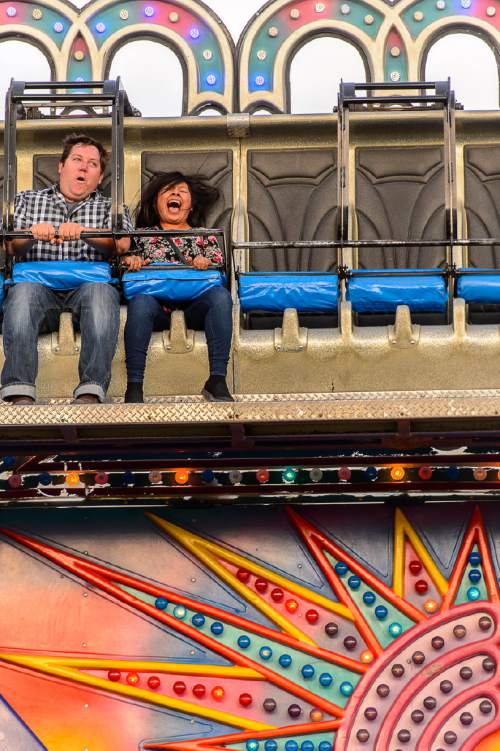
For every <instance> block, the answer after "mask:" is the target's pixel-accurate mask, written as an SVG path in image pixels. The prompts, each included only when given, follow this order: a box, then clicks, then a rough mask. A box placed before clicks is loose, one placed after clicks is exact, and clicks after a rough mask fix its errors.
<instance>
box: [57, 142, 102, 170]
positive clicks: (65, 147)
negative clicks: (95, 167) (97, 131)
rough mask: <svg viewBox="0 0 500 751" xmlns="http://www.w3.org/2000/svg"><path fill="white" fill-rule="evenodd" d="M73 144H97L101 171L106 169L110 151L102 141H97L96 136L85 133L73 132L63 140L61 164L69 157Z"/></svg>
mask: <svg viewBox="0 0 500 751" xmlns="http://www.w3.org/2000/svg"><path fill="white" fill-rule="evenodd" d="M73 146H95V148H96V149H97V151H98V152H99V159H100V162H101V173H102V172H104V170H105V169H106V164H107V162H108V152H107V151H106V149H105V148H104V146H103V145H102V143H100V142H99V141H96V140H95V138H92V137H91V136H86V135H85V134H84V133H71V135H69V136H66V138H65V139H64V140H63V151H62V154H61V158H60V159H59V161H60V162H61V164H64V162H65V161H66V159H67V158H68V157H69V155H70V153H71V149H72V148H73Z"/></svg>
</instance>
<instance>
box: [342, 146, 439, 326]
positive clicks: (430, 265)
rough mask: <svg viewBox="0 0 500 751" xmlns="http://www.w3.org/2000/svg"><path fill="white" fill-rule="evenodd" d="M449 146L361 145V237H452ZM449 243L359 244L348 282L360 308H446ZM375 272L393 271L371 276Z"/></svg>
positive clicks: (369, 310)
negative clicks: (446, 152) (445, 159)
mask: <svg viewBox="0 0 500 751" xmlns="http://www.w3.org/2000/svg"><path fill="white" fill-rule="evenodd" d="M444 196H445V184H444V167H443V150H442V148H440V147H434V146H432V147H409V148H369V147H367V148H359V149H357V151H356V202H355V206H356V209H355V212H356V222H357V230H358V231H357V235H358V239H359V240H392V239H394V240H402V241H405V240H419V239H425V240H442V239H443V238H445V237H446V218H445V201H444ZM445 263H446V248H445V245H438V246H433V247H425V246H424V247H420V246H414V247H404V246H390V245H388V246H387V247H383V248H379V247H376V248H375V247H374V248H360V249H358V250H357V252H355V264H354V266H355V268H354V270H353V271H352V273H351V275H350V277H349V279H348V283H347V293H346V295H347V299H348V300H351V302H352V305H353V309H354V311H355V312H356V313H382V314H389V313H390V314H392V313H394V312H395V310H396V307H397V306H398V305H408V306H409V307H410V309H411V311H412V312H414V313H444V312H445V311H446V307H447V297H448V296H447V285H446V279H445V276H444V275H443V273H442V272H440V271H439V269H441V268H443V267H444V266H445ZM370 270H374V271H375V270H379V271H381V272H384V271H385V272H390V274H389V273H388V274H387V275H385V276H384V275H383V273H382V274H380V275H378V274H373V273H372V274H370Z"/></svg>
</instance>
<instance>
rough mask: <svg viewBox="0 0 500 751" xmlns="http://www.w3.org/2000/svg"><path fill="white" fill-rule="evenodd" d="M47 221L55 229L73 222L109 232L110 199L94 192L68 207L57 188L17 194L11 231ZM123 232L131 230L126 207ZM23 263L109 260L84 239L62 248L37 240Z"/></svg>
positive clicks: (71, 242) (26, 254)
mask: <svg viewBox="0 0 500 751" xmlns="http://www.w3.org/2000/svg"><path fill="white" fill-rule="evenodd" d="M41 222H48V223H49V224H53V225H54V227H55V228H56V229H57V228H58V227H59V225H60V224H63V223H64V222H76V223H77V224H81V225H82V226H83V227H95V228H96V229H111V199H110V198H106V197H105V196H104V195H103V194H102V193H101V191H100V190H95V191H94V192H93V193H91V194H90V195H89V196H87V198H85V199H84V200H83V201H80V202H78V203H75V204H72V206H71V208H68V205H67V203H66V200H65V198H64V196H63V194H62V193H61V191H60V190H59V186H58V185H52V187H50V188H45V189H44V190H25V191H23V192H22V193H18V194H17V195H16V203H15V210H14V228H15V229H30V228H31V226H32V225H33V224H40V223H41ZM123 229H124V230H125V231H132V230H133V225H132V222H131V219H130V214H129V211H128V208H127V207H126V206H125V209H124V214H123ZM22 260H23V261H107V260H109V257H108V256H107V255H106V254H105V253H100V252H99V251H98V250H96V248H93V247H92V246H91V245H89V244H88V243H86V242H85V241H84V240H68V241H65V242H63V243H62V244H61V245H51V244H50V243H49V242H44V241H42V240H39V241H37V242H35V243H34V244H33V246H32V247H31V248H30V249H29V250H28V252H27V253H25V254H23V258H22Z"/></svg>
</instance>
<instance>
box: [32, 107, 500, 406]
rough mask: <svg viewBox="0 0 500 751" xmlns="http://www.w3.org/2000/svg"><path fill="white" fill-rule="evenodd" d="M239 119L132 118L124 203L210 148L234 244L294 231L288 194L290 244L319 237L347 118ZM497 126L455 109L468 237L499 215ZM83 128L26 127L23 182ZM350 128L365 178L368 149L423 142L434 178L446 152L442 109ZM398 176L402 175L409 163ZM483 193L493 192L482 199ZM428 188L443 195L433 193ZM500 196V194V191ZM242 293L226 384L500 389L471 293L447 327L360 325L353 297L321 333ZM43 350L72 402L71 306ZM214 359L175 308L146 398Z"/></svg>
mask: <svg viewBox="0 0 500 751" xmlns="http://www.w3.org/2000/svg"><path fill="white" fill-rule="evenodd" d="M234 117H235V116H231V115H230V116H227V117H226V116H222V117H214V118H195V117H186V118H170V119H154V120H153V119H143V120H137V119H135V118H134V119H127V120H126V124H125V165H126V171H125V198H126V201H127V203H129V204H132V205H133V203H134V201H135V199H136V196H137V195H138V193H139V191H140V186H141V182H142V181H144V180H145V179H147V177H148V174H149V173H150V172H151V171H152V170H153V169H157V168H158V167H160V168H161V167H163V168H165V167H169V168H172V167H173V166H174V165H175V166H178V167H179V168H181V169H183V168H184V169H186V168H195V169H201V165H200V164H199V162H200V158H201V157H200V154H202V155H203V160H205V161H206V165H207V170H208V172H209V177H210V179H211V180H213V181H214V182H216V183H217V184H219V186H220V187H221V188H222V193H223V198H222V199H221V200H222V202H221V203H220V205H219V207H218V208H217V212H216V216H214V217H213V218H211V219H212V221H213V222H216V223H219V222H220V223H221V224H222V225H225V226H226V227H227V228H228V246H229V244H230V241H231V240H237V241H240V242H242V241H243V242H244V241H245V240H247V239H251V240H253V239H259V237H263V236H265V232H267V236H268V237H270V238H271V239H280V237H281V238H283V239H292V230H290V228H289V226H288V225H291V226H292V225H294V222H295V223H296V217H295V210H294V211H293V212H291V213H289V215H288V216H287V214H286V206H287V201H290V205H291V206H292V205H293V206H296V207H297V211H298V207H301V211H302V214H301V219H300V222H299V224H300V226H298V225H297V228H294V229H293V233H295V232H298V233H300V232H301V231H302V235H301V237H294V238H293V239H310V238H311V237H315V239H317V237H318V236H319V235H318V234H316V235H314V234H313V233H315V232H316V231H317V229H318V227H321V222H323V220H324V217H325V216H326V217H328V216H331V215H333V214H334V212H335V211H336V207H337V197H336V190H335V179H334V177H333V175H334V172H335V152H336V117H335V116H333V115H332V116H285V115H273V116H269V117H265V118H262V117H258V116H250V117H248V118H247V120H248V129H247V130H245V129H241V128H233V127H232V122H233V119H234ZM499 126H500V116H499V115H498V113H493V112H485V113H465V112H458V113H457V166H458V173H457V186H458V207H459V212H458V213H459V217H458V218H459V222H458V226H459V233H460V235H461V236H462V237H467V236H468V231H469V230H468V222H469V223H470V222H472V217H475V216H477V213H478V210H479V209H482V210H483V214H484V217H481V220H483V218H484V221H488V216H489V214H488V212H489V213H491V211H490V210H489V208H488V206H489V205H490V203H491V202H492V201H493V200H495V196H496V192H495V190H496V187H495V186H496V182H495V180H493V179H492V175H491V174H490V173H489V172H488V165H492V166H491V169H493V168H494V166H495V164H496V161H498V154H499V153H500V139H499V136H498V133H499V132H500V127H499ZM81 127H82V123H81V120H69V121H66V122H64V123H58V122H53V121H41V122H40V121H37V122H36V125H35V124H33V123H31V122H28V121H24V122H20V123H19V125H18V152H17V162H18V187H19V189H20V190H23V189H26V188H29V187H31V185H33V184H34V182H36V183H37V184H38V183H39V182H40V181H42V179H43V181H44V182H47V181H49V182H50V179H52V172H51V170H54V169H55V167H56V163H57V155H58V154H59V151H60V144H61V139H62V137H63V135H64V134H65V133H67V132H68V131H73V130H75V129H81ZM350 127H351V134H350V135H351V137H350V154H351V159H352V164H353V165H355V164H356V163H357V162H361V163H362V164H363V165H364V167H363V168H364V169H365V172H366V164H367V159H366V155H367V154H369V153H373V152H374V151H376V150H377V149H381V148H383V149H386V150H387V154H388V156H390V154H391V153H392V154H393V156H394V154H396V153H401V149H402V147H404V151H406V152H408V153H409V154H410V156H411V155H412V154H413V150H414V151H415V153H416V154H418V153H420V152H421V150H422V149H424V150H425V149H430V150H431V151H429V154H430V155H431V157H432V159H431V160H430V162H429V170H428V173H429V175H431V177H432V170H433V169H437V167H435V165H436V161H435V160H434V161H433V153H434V152H433V151H432V150H433V149H434V150H436V149H438V148H440V144H441V140H442V121H441V116H440V114H439V113H432V112H427V113H419V114H418V115H415V113H404V112H401V113H397V112H390V113H383V112H381V113H371V115H370V117H368V118H367V117H366V116H365V115H364V114H360V115H358V114H356V113H354V114H352V115H351V120H350ZM85 130H87V131H89V132H91V133H92V134H94V135H96V136H97V137H98V138H102V139H103V140H104V141H106V140H107V139H108V138H109V122H108V121H106V120H89V121H86V123H85ZM367 149H368V150H369V152H368V151H367ZM393 150H395V151H394V152H393ZM490 150H491V154H490V153H489V151H490ZM308 153H309V154H310V157H311V159H310V160H308V159H307V154H308ZM358 154H359V155H360V157H359V159H358ZM176 156H177V157H178V161H177V159H176ZM49 157H50V159H49ZM203 160H202V161H203ZM495 160H496V161H495ZM51 165H52V167H51ZM491 169H490V172H491ZM493 177H494V176H493ZM412 179H413V178H412ZM398 180H401V181H402V182H403V183H404V181H405V173H404V169H402V175H400V176H399V177H398ZM474 181H475V182H474ZM478 184H479V185H480V186H482V187H481V190H482V191H483V193H481V194H479V193H478V190H477V189H474V186H476V185H478ZM471 186H472V187H471ZM358 189H359V188H358V182H357V181H356V180H351V182H350V195H349V202H350V209H351V212H350V213H351V215H353V216H355V215H356V209H357V207H358V206H357V201H358V198H359V196H358V195H357V190H358ZM483 194H484V196H485V198H483V199H481V198H479V199H478V195H483ZM360 195H361V194H360ZM429 195H431V196H433V193H432V191H430V193H429ZM278 196H279V200H280V201H281V203H280V204H279V205H278V198H277V197H278ZM471 196H472V197H473V198H474V201H475V203H474V201H473V200H472V198H471ZM497 198H498V199H499V200H500V195H499V196H498V197H497ZM487 199H488V200H487ZM360 200H361V199H360ZM393 200H394V201H395V199H393ZM432 200H434V198H432ZM489 202H490V203H489ZM478 203H479V208H478ZM273 204H275V205H276V206H277V207H278V208H277V214H276V216H277V217H278V219H277V220H276V221H275V220H273V221H274V222H275V223H274V224H273V221H271V219H270V218H269V217H271V213H270V208H269V207H270V206H271V205H273ZM469 206H470V207H471V209H470V211H469V208H468V207H469ZM397 208H398V207H397V205H396V203H391V199H390V198H388V199H387V200H386V203H385V210H386V211H387V212H389V214H390V212H391V211H393V212H395V211H397ZM329 212H330V213H329ZM490 219H491V221H490V226H491V233H492V235H494V236H498V233H497V231H496V224H495V222H496V221H497V220H496V218H495V217H493V216H492V217H490ZM263 226H264V227H265V230H263V231H261V235H260V236H259V235H258V233H257V231H256V227H261V228H262V227H263ZM301 227H302V230H301ZM303 227H307V229H305V230H304V229H303ZM262 232H264V235H263V234H262ZM474 233H476V230H474ZM353 236H356V228H354V232H353ZM325 237H326V235H325ZM266 253H267V251H262V255H261V256H259V258H260V259H261V260H260V261H259V263H258V268H262V267H264V268H273V263H274V261H273V262H272V260H271V255H270V252H269V254H268V255H266ZM315 253H316V254H317V253H318V250H317V249H316V250H315ZM254 258H256V256H254ZM453 258H454V261H455V263H456V264H457V265H458V266H461V265H464V264H465V262H466V261H467V257H466V253H465V251H464V250H462V249H461V248H460V247H458V246H457V247H455V248H454V249H453ZM235 260H236V263H237V265H239V266H240V267H241V268H242V269H245V268H249V267H250V264H251V262H252V259H251V258H250V257H249V254H248V253H247V252H245V251H237V252H236V253H235ZM278 260H279V259H278ZM302 260H303V259H302ZM302 260H301V259H297V258H295V260H293V261H288V263H289V264H292V265H291V266H290V265H289V266H288V268H290V267H291V268H297V267H301V265H302V267H303V264H302ZM320 260H321V259H320ZM471 260H472V259H471ZM493 260H494V259H493ZM317 261H318V259H315V263H314V266H315V267H316V262H317ZM343 262H344V263H347V264H348V265H351V266H352V265H355V262H356V259H355V258H353V253H352V251H350V250H345V251H344V255H343ZM280 264H281V268H287V267H286V263H285V264H284V265H283V264H282V262H281V261H280ZM324 267H326V268H328V267H331V265H330V261H329V260H328V262H327V261H326V260H325V263H324ZM232 289H233V294H234V299H235V303H236V305H235V334H234V340H233V353H232V358H231V364H230V372H229V381H230V384H231V386H232V388H233V389H234V391H235V392H236V393H238V394H283V393H285V394H286V393H288V394H295V393H302V392H306V393H311V394H313V393H323V394H331V393H343V392H375V391H376V392H381V391H382V392H383V391H393V390H405V391H418V390H427V389H445V390H446V389H467V388H470V386H471V385H473V386H474V387H475V388H478V389H497V388H500V368H499V359H500V358H499V356H500V326H499V325H498V323H496V322H494V321H493V322H491V320H490V319H488V318H485V319H484V320H482V319H481V318H479V319H472V320H476V321H477V320H479V322H471V318H470V315H469V311H468V310H467V309H466V306H465V304H464V303H463V301H462V300H460V299H456V300H454V303H453V306H452V311H451V314H450V319H449V322H442V321H437V322H436V321H434V322H433V321H431V322H430V323H429V322H424V323H421V322H420V321H416V320H412V318H411V315H410V313H409V310H408V309H407V308H406V307H404V306H401V307H400V308H399V309H398V311H397V314H396V315H395V316H394V317H393V319H391V320H387V321H383V322H382V323H381V322H380V321H377V322H375V323H376V324H377V325H371V324H370V321H368V323H367V322H366V321H365V322H363V325H359V324H360V322H359V321H357V320H356V319H355V318H354V316H353V315H352V313H351V307H350V303H348V302H347V301H345V299H342V302H341V304H340V311H339V316H338V319H337V318H336V317H334V318H333V319H332V320H331V321H330V320H328V321H327V322H326V325H327V327H326V328H325V327H321V325H323V326H324V325H325V323H324V321H323V323H321V321H320V319H315V320H307V321H304V319H303V318H302V317H300V318H299V316H297V314H296V312H295V311H294V310H288V311H286V313H285V315H284V316H276V317H275V318H274V319H272V320H271V322H270V324H269V322H268V324H269V325H270V327H268V328H263V327H262V326H261V323H260V321H259V320H258V319H257V320H255V321H252V320H249V317H248V316H242V315H240V313H239V309H238V306H237V294H236V288H235V285H234V284H233V286H232ZM342 295H344V290H342ZM125 315H126V310H125V308H124V309H122V328H121V331H120V340H119V347H118V351H117V354H116V357H115V361H114V365H113V378H112V383H111V388H110V396H111V397H120V396H122V395H123V393H124V389H125V381H126V376H125V363H124V349H123V325H124V320H125ZM39 353H40V370H39V377H38V395H39V397H40V398H42V399H48V398H69V397H70V395H71V393H72V390H73V388H74V386H75V385H76V383H77V364H78V356H79V335H78V334H75V333H74V331H73V328H72V324H71V319H70V316H69V315H68V314H64V315H63V316H62V318H61V326H60V329H59V332H58V333H54V334H52V335H47V336H42V337H40V342H39ZM207 367H208V366H207V351H206V343H205V336H204V333H203V332H193V331H189V330H186V327H185V323H184V317H183V314H182V313H178V314H176V315H175V316H174V320H173V324H172V328H171V330H170V331H165V332H159V333H155V334H154V335H153V339H152V342H151V347H150V352H149V358H148V366H147V373H146V384H145V386H146V394H147V396H149V397H162V396H163V397H165V396H168V395H196V394H199V393H200V390H201V387H202V385H203V383H204V380H205V378H206V374H207Z"/></svg>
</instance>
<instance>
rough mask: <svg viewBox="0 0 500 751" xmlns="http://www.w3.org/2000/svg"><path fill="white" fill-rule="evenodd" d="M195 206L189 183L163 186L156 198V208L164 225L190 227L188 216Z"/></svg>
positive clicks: (180, 227)
mask: <svg viewBox="0 0 500 751" xmlns="http://www.w3.org/2000/svg"><path fill="white" fill-rule="evenodd" d="M192 206H193V203H192V199H191V191H190V190H189V186H188V184H187V183H177V184H176V185H169V186H168V187H166V188H163V189H162V190H160V192H159V193H158V196H157V198H156V209H157V211H158V216H159V217H160V222H161V224H162V226H163V225H172V226H173V227H174V228H178V229H182V228H185V227H189V224H188V216H189V212H190V211H191V209H192Z"/></svg>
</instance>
